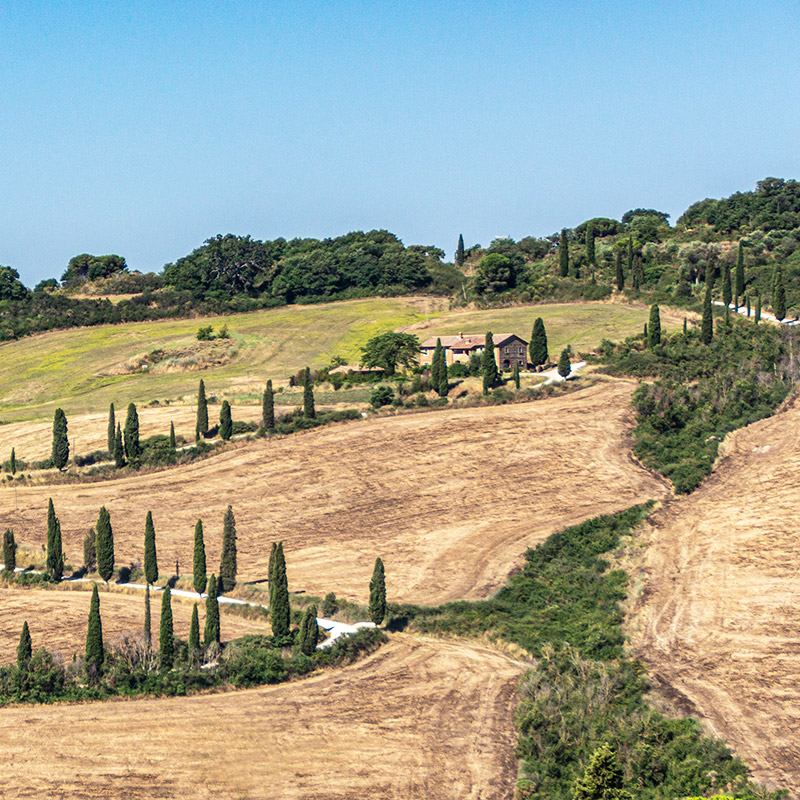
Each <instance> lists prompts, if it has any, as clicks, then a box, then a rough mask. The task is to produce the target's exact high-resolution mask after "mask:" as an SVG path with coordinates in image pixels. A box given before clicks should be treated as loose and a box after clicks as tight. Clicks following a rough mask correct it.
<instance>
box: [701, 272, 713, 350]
mask: <svg viewBox="0 0 800 800" xmlns="http://www.w3.org/2000/svg"><path fill="white" fill-rule="evenodd" d="M713 285H714V284H713V283H707V284H706V293H705V295H704V297H703V322H702V323H701V325H700V341H701V342H703V344H711V340H712V339H713V338H714V317H713V315H712V313H711V287H712V286H713Z"/></svg>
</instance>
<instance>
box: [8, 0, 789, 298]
mask: <svg viewBox="0 0 800 800" xmlns="http://www.w3.org/2000/svg"><path fill="white" fill-rule="evenodd" d="M799 56H800V9H799V8H798V5H797V2H770V0H766V1H762V2H758V3H755V2H745V3H737V2H731V1H730V0H729V1H728V2H724V3H723V2H714V1H713V0H712V1H711V2H702V3H700V2H694V3H684V2H670V3H661V2H657V3H643V2H636V3H633V2H585V3H568V2H555V1H554V2H534V0H531V1H530V2H493V1H492V0H484V1H483V2H473V1H472V0H452V1H451V2H436V1H435V0H427V1H426V2H416V1H415V0H401V2H390V0H382V1H380V2H379V1H378V0H376V1H375V2H338V1H337V0H316V1H315V2H300V1H298V2H292V0H283V2H252V1H251V2H245V1H244V0H241V1H240V2H237V0H223V2H220V0H213V2H211V1H209V2H192V1H191V0H186V1H185V2H171V1H170V0H157V1H155V0H138V2H132V1H131V0H116V2H114V3H109V2H107V0H103V2H89V1H88V0H86V1H81V0H73V2H69V1H68V0H4V2H3V3H2V4H0V88H1V89H2V93H1V94H0V147H1V148H2V150H1V151H0V264H8V265H11V266H13V267H16V268H17V269H18V270H19V272H20V274H21V277H22V279H23V281H25V282H26V283H27V284H29V285H33V284H34V283H35V282H36V281H38V280H39V279H41V278H44V277H51V276H52V277H58V276H60V274H61V272H62V271H63V270H64V268H65V267H66V264H67V261H68V260H69V259H70V257H71V256H73V255H75V254H77V253H82V252H90V253H96V254H102V253H111V252H113V253H119V254H120V255H123V256H125V257H126V258H127V260H128V264H129V266H130V267H131V268H134V269H141V270H160V269H161V267H162V266H163V264H164V263H165V262H168V261H173V260H175V259H176V258H178V257H180V256H181V255H184V254H186V253H188V252H190V251H191V250H192V249H193V248H194V247H197V246H199V245H200V244H201V243H202V242H203V240H204V239H206V238H208V237H209V236H213V235H215V234H217V233H228V232H231V233H237V234H247V233H249V234H252V235H253V236H255V237H257V238H274V237H277V236H285V237H287V238H289V237H294V236H316V237H323V236H335V235H337V234H341V233H346V232H347V231H350V230H358V229H363V230H367V229H370V228H387V229H389V230H391V231H393V232H394V233H396V234H398V235H399V236H400V237H401V238H402V239H403V241H405V242H406V243H407V244H414V243H415V244H435V245H438V246H440V247H442V248H444V249H445V250H446V251H447V253H448V256H449V257H452V252H453V250H454V248H455V244H456V240H457V237H458V234H459V233H463V234H464V239H465V240H466V243H467V245H471V244H474V243H477V242H480V243H482V244H488V243H489V242H490V240H491V239H492V238H494V237H495V236H499V235H510V236H513V237H514V238H521V237H523V236H526V235H547V234H550V233H553V232H554V231H556V230H558V229H560V228H561V227H562V226H573V225H576V224H578V223H580V222H581V221H583V220H585V219H587V218H589V217H593V216H613V217H619V216H620V215H621V214H623V213H624V212H625V211H626V210H627V209H629V208H634V207H639V206H644V207H653V208H657V209H660V210H663V211H667V212H669V213H670V214H672V215H673V220H674V219H675V218H676V217H677V216H678V215H679V214H680V213H681V212H682V211H683V210H684V209H685V208H686V206H687V205H689V204H690V203H692V202H694V201H695V200H699V199H702V198H703V197H709V196H710V197H719V196H724V195H727V194H730V193H731V192H734V191H737V190H747V189H751V188H753V186H754V184H755V182H756V181H757V180H759V179H761V178H763V177H766V176H776V177H784V178H798V177H800V130H799V128H800V125H799V123H800V103H799V102H798V99H799V98H800V91H798V90H799V89H800V69H799V68H798V66H800V65H798V61H799V60H800V58H799Z"/></svg>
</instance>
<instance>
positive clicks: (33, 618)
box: [0, 586, 270, 664]
mask: <svg viewBox="0 0 800 800" xmlns="http://www.w3.org/2000/svg"><path fill="white" fill-rule="evenodd" d="M90 599H91V594H90V593H89V592H88V591H74V590H73V591H64V590H52V591H45V590H41V589H27V590H26V589H19V588H15V587H8V586H3V587H0V664H9V663H11V662H12V661H14V659H15V657H16V652H17V645H18V644H19V634H20V631H21V630H22V623H23V622H25V621H26V620H27V622H28V627H29V628H30V631H31V638H32V640H33V647H34V649H36V648H39V647H46V648H47V649H48V650H50V651H56V652H60V653H61V654H62V655H63V656H64V658H65V659H67V658H71V657H72V654H73V653H75V652H78V653H82V652H83V650H84V647H85V645H86V624H87V619H88V617H89V601H90ZM160 609H161V593H160V592H153V595H152V597H151V599H150V612H151V615H152V631H153V640H154V642H157V641H158V620H159V614H160ZM198 611H199V615H200V630H201V631H202V630H203V624H204V620H205V601H200V602H199V608H198ZM220 611H221V624H220V629H221V632H222V638H223V640H231V639H235V638H237V637H239V636H245V635H246V634H248V633H269V632H270V631H269V626H268V625H267V624H266V623H265V621H258V620H255V619H254V620H251V619H245V618H244V617H241V616H238V615H236V614H232V613H226V609H225V606H224V605H223V606H220ZM100 616H101V619H102V621H103V638H104V639H105V641H106V642H107V643H111V642H113V641H114V639H115V638H116V637H118V636H119V635H120V634H124V633H127V634H130V633H138V632H139V631H141V630H142V625H143V624H144V594H143V593H141V592H139V593H137V594H135V595H134V594H122V593H119V592H107V591H103V590H101V591H100ZM172 616H173V621H174V626H175V635H176V636H179V637H180V638H181V639H188V638H189V622H190V620H191V617H192V603H191V602H190V601H189V600H183V599H181V598H178V597H173V598H172Z"/></svg>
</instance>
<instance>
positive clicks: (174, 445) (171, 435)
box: [169, 420, 178, 450]
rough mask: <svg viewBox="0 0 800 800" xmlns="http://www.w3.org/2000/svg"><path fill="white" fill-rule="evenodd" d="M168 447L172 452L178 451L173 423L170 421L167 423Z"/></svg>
mask: <svg viewBox="0 0 800 800" xmlns="http://www.w3.org/2000/svg"><path fill="white" fill-rule="evenodd" d="M169 446H170V447H171V448H172V449H173V450H177V449H178V443H177V442H176V441H175V423H174V422H172V421H171V420H170V423H169Z"/></svg>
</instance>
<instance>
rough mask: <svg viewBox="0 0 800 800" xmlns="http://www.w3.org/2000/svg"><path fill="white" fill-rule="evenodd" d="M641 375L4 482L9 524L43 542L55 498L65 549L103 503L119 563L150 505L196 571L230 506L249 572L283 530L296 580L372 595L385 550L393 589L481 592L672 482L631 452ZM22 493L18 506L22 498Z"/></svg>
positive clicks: (165, 557) (214, 564) (404, 594)
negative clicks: (199, 554) (150, 463)
mask: <svg viewBox="0 0 800 800" xmlns="http://www.w3.org/2000/svg"><path fill="white" fill-rule="evenodd" d="M633 388H634V386H633V384H631V383H624V382H613V383H601V384H597V385H594V386H591V387H589V388H587V389H585V390H582V391H580V392H575V393H573V394H570V395H566V396H563V397H557V398H552V399H548V400H541V401H538V402H534V403H527V404H519V405H507V406H494V407H487V408H472V409H458V410H443V411H437V412H431V413H424V414H409V415H402V416H397V417H393V418H382V419H373V420H365V421H361V422H352V423H346V424H340V425H335V426H329V427H327V428H322V429H317V430H314V431H309V432H307V433H303V434H295V435H293V436H290V437H285V438H281V439H274V440H268V441H263V440H260V441H256V442H252V443H248V444H243V445H242V446H241V447H238V448H232V449H230V450H226V451H225V452H222V453H220V454H218V455H215V456H212V457H210V458H208V459H205V460H202V461H197V462H194V463H192V464H189V465H187V466H184V467H181V468H180V469H173V470H168V471H165V472H160V473H153V474H147V475H134V476H131V477H125V478H122V479H120V480H113V481H106V482H102V483H95V484H83V485H68V486H49V487H48V486H45V487H27V488H25V487H19V489H18V490H17V491H16V499H15V491H14V489H12V488H10V487H8V486H4V487H2V488H0V524H1V525H3V526H5V525H10V526H13V528H14V530H15V533H16V536H17V541H18V542H23V543H26V544H29V545H32V546H34V547H39V546H40V544H41V543H43V542H44V536H45V520H46V512H47V501H48V497H50V496H52V498H53V501H54V503H55V508H56V513H57V514H58V515H59V517H60V519H61V526H62V534H63V538H64V547H65V551H66V554H67V559H68V560H71V561H72V562H73V563H75V564H80V563H81V562H82V553H83V549H82V548H83V545H82V542H83V537H84V534H85V532H86V530H87V529H88V528H89V527H91V526H92V525H94V524H95V522H96V519H97V513H98V510H99V508H100V506H101V505H105V506H106V507H107V508H108V509H109V511H110V513H111V520H112V525H113V527H114V538H115V548H116V556H117V563H118V564H124V563H127V562H130V561H137V560H141V558H142V548H143V536H144V533H143V531H144V518H145V513H146V511H147V509H152V511H153V516H154V520H155V526H156V536H157V542H158V547H159V563H160V564H161V565H162V566H164V567H167V566H169V568H170V569H172V565H174V563H175V560H176V559H178V561H179V568H180V572H181V573H182V574H183V573H185V572H189V571H190V569H191V568H190V565H191V558H192V555H191V554H192V546H193V531H194V524H195V522H196V520H197V518H198V517H202V518H203V520H204V526H205V542H206V553H207V556H208V564H209V568H208V571H209V572H212V571H213V572H216V571H217V568H218V564H219V555H220V547H221V538H222V530H221V529H222V517H223V513H224V511H225V508H226V506H227V505H228V504H229V503H230V504H232V505H233V508H234V512H235V513H236V519H237V533H238V548H239V575H240V578H242V579H244V580H253V579H261V578H264V577H265V576H266V574H267V564H268V560H269V550H270V545H271V542H272V541H273V540H283V541H284V547H285V551H286V555H287V562H288V574H289V586H290V589H292V590H304V591H306V592H309V593H312V594H315V595H320V594H323V593H325V592H328V591H335V592H337V593H338V594H342V595H345V596H349V597H352V598H356V599H359V600H362V601H365V600H366V596H367V587H368V583H369V578H370V575H371V574H372V567H373V564H374V561H375V557H376V556H381V557H382V558H383V559H384V562H385V564H386V569H387V574H388V582H387V591H388V596H389V598H390V599H391V600H408V601H418V602H428V603H438V602H442V601H445V600H450V599H453V598H458V597H467V598H476V597H483V596H486V595H487V594H489V593H490V592H491V591H492V590H494V589H496V588H497V587H498V586H499V585H501V584H502V583H503V582H504V581H505V579H506V576H507V575H508V573H509V571H510V570H511V569H513V568H514V566H516V565H517V564H519V563H520V562H521V559H522V554H523V552H524V551H525V548H526V547H528V546H530V545H534V544H536V543H537V542H540V541H542V540H543V539H544V538H546V537H547V536H549V535H550V534H551V533H553V532H555V531H557V530H560V529H562V528H564V527H566V526H567V525H571V524H574V523H576V522H578V521H580V520H583V519H587V518H589V517H593V516H595V515H597V514H600V513H607V512H611V511H615V510H619V509H622V508H627V507H628V506H630V505H632V504H633V503H636V502H639V501H641V500H644V499H646V498H649V497H653V496H656V495H659V494H663V493H664V492H666V489H665V487H664V486H663V484H661V483H659V482H658V481H656V480H655V479H654V478H653V477H652V476H651V475H650V474H649V473H648V472H646V471H645V470H644V469H642V468H641V467H640V466H638V464H636V463H635V462H634V461H633V460H632V459H631V457H630V455H629V451H628V447H627V441H626V439H627V430H628V426H629V424H630V415H631V411H630V407H629V399H630V395H631V392H632V391H633ZM15 502H16V503H17V509H16V510H15V507H14V504H15Z"/></svg>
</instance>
